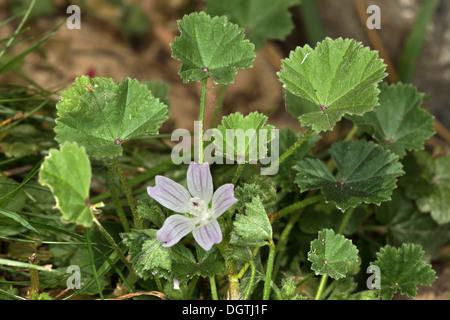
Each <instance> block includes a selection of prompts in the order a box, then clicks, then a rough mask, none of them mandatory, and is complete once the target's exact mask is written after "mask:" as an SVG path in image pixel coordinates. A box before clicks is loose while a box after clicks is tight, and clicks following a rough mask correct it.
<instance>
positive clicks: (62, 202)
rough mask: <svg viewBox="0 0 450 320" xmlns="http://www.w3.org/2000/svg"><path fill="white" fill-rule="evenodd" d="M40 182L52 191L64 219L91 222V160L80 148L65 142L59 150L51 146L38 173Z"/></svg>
mask: <svg viewBox="0 0 450 320" xmlns="http://www.w3.org/2000/svg"><path fill="white" fill-rule="evenodd" d="M39 183H40V184H42V185H44V186H48V187H49V188H50V189H51V190H52V193H53V196H54V197H55V200H56V207H57V208H58V209H59V210H60V211H61V213H62V218H63V219H64V220H65V221H68V222H74V223H77V224H81V225H83V226H85V227H90V226H91V225H92V222H93V219H92V213H91V210H92V209H91V205H90V204H89V188H90V184H91V163H90V162H89V158H88V156H87V154H86V151H85V150H84V148H83V147H80V146H78V145H77V144H76V143H70V142H66V143H64V144H63V145H62V146H61V148H60V150H56V149H50V152H49V155H48V156H47V157H46V158H45V161H44V162H43V163H42V166H41V169H40V172H39Z"/></svg>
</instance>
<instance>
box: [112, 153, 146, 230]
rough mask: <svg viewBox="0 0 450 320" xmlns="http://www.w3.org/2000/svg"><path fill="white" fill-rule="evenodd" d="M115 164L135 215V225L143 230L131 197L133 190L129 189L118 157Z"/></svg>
mask: <svg viewBox="0 0 450 320" xmlns="http://www.w3.org/2000/svg"><path fill="white" fill-rule="evenodd" d="M113 162H114V164H115V167H116V170H117V173H119V178H120V181H121V182H122V187H123V190H124V191H125V195H126V197H127V201H128V205H129V206H130V209H131V213H132V214H133V219H134V223H135V225H136V227H137V228H138V229H142V224H141V220H140V219H139V216H138V214H137V212H136V207H135V205H134V202H133V197H132V195H131V190H130V188H128V185H127V180H126V179H125V176H124V174H123V170H122V166H121V165H120V161H119V159H118V158H117V157H116V158H114V159H113Z"/></svg>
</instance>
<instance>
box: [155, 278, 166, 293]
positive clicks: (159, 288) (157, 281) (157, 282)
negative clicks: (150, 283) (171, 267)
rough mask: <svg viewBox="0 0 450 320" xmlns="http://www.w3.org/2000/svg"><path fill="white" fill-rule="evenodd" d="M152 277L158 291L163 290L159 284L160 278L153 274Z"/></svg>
mask: <svg viewBox="0 0 450 320" xmlns="http://www.w3.org/2000/svg"><path fill="white" fill-rule="evenodd" d="M153 279H154V280H155V282H156V287H158V290H159V292H164V289H163V286H162V284H161V280H160V279H159V278H158V276H157V275H155V276H154V277H153Z"/></svg>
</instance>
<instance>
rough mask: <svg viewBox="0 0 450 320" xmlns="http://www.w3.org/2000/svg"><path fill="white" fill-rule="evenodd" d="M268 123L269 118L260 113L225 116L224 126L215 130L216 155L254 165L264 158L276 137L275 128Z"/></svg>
mask: <svg viewBox="0 0 450 320" xmlns="http://www.w3.org/2000/svg"><path fill="white" fill-rule="evenodd" d="M266 122H267V117H266V116H265V115H263V114H261V113H258V112H252V113H250V114H248V115H247V116H244V115H243V114H242V113H239V112H236V113H232V114H230V115H227V116H224V117H223V118H222V124H221V125H219V126H218V127H217V129H214V130H213V136H214V140H213V143H214V145H215V147H216V154H217V155H225V157H227V158H228V159H231V160H233V161H237V163H244V162H245V163H249V162H251V163H254V162H256V161H257V160H258V159H260V158H262V157H264V156H265V155H266V153H267V149H268V148H267V144H268V143H269V142H270V141H272V139H273V138H274V137H275V135H274V131H273V130H274V129H275V127H274V126H272V125H266ZM229 133H231V135H230V134H229ZM262 137H264V138H263V139H261V138H262ZM264 139H265V140H264Z"/></svg>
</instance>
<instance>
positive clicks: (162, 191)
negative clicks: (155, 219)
mask: <svg viewBox="0 0 450 320" xmlns="http://www.w3.org/2000/svg"><path fill="white" fill-rule="evenodd" d="M155 182H156V184H155V186H154V187H148V188H147V192H148V194H149V196H150V197H152V198H153V199H154V200H156V201H158V202H159V203H160V204H161V205H163V206H164V207H166V208H169V209H170V210H172V211H175V212H178V213H187V212H188V211H189V203H190V199H191V196H190V194H189V192H188V191H187V190H186V188H185V187H183V186H182V185H181V184H179V183H177V182H175V181H172V180H170V179H169V178H166V177H163V176H156V177H155Z"/></svg>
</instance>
